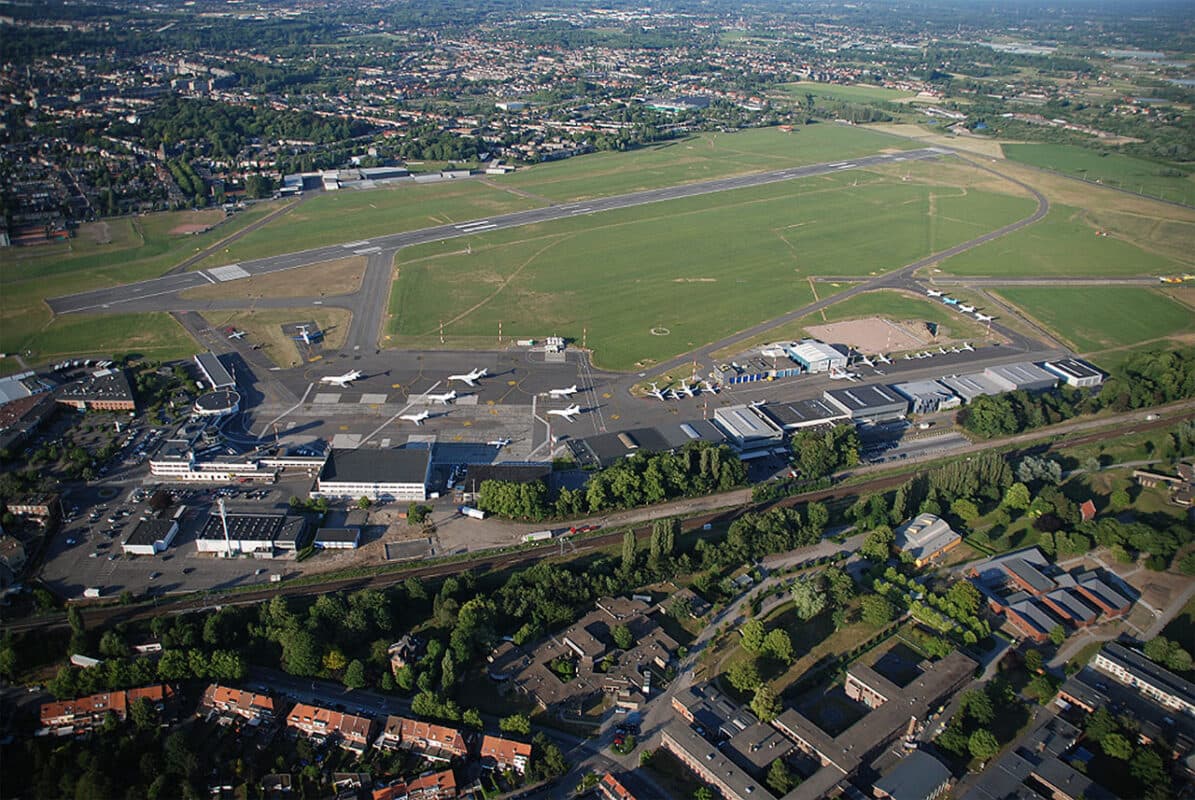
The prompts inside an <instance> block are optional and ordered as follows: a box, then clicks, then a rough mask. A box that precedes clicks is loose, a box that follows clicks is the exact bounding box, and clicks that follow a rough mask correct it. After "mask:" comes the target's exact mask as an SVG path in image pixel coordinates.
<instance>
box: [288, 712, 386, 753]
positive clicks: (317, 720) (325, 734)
mask: <svg viewBox="0 0 1195 800" xmlns="http://www.w3.org/2000/svg"><path fill="white" fill-rule="evenodd" d="M286 726H287V727H288V728H293V729H295V730H296V731H298V732H300V733H302V734H303V735H305V736H309V737H311V738H313V739H317V740H321V741H322V740H332V741H334V742H335V743H336V744H338V745H340V746H341V747H343V748H345V749H346V750H352V751H353V752H355V753H358V754H361V753H364V752H365V750H366V749H367V748H368V747H369V744H370V741H371V740H372V738H373V735H372V734H373V727H374V725H373V720H372V719H370V718H369V717H357V716H353V715H352V714H345V713H343V712H341V711H332V710H331V709H327V708H320V707H319V706H311V705H307V704H306V703H296V704H295V707H294V708H292V709H291V710H290V713H289V714H287V715H286Z"/></svg>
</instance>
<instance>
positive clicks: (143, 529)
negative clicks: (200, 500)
mask: <svg viewBox="0 0 1195 800" xmlns="http://www.w3.org/2000/svg"><path fill="white" fill-rule="evenodd" d="M176 535H178V522H177V521H176V520H173V519H143V520H141V521H140V522H138V523H137V525H136V526H135V527H134V528H133V532H132V533H130V534H129V537H128V538H127V539H125V540H124V543H123V544H121V549H122V550H123V551H124V552H125V554H127V555H132V556H152V555H155V554H157V553H160V552H162V551H163V550H165V549H166V548H167V547H169V546H170V543H171V542H173V541H174V537H175V536H176Z"/></svg>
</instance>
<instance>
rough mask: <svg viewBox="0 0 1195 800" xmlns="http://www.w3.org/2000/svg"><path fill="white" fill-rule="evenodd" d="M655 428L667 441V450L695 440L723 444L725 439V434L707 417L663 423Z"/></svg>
mask: <svg viewBox="0 0 1195 800" xmlns="http://www.w3.org/2000/svg"><path fill="white" fill-rule="evenodd" d="M655 430H656V432H657V433H659V434H660V437H661V438H662V439H663V440H664V441H665V442H667V444H668V449H669V450H674V449H676V448H679V447H684V446H685V445H686V444H688V443H689V442H695V441H703V442H712V443H714V444H723V443H725V441H726V435H725V434H724V433H722V431H720V430H718V428H717V426H716V425H714V423H712V422H710V421H709V420H708V419H691V420H688V421H687V422H680V423H676V424H675V425H665V426H663V427H661V428H656V429H655Z"/></svg>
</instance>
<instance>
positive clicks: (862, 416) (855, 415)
mask: <svg viewBox="0 0 1195 800" xmlns="http://www.w3.org/2000/svg"><path fill="white" fill-rule="evenodd" d="M822 397H823V398H825V400H826V402H827V403H829V404H831V405H832V406H835V407H836V408H839V409H841V410H842V412H843V413H844V414H846V415H847V416H848V417H850V419H851V421H852V422H864V423H868V422H870V423H874V422H888V421H889V420H894V419H900V418H901V417H903V416H904V415H905V412H906V411H908V409H909V401H908V400H906V399H905V398H904V397H903V396H901V395H900V394H899V393H898V392H897V391H896V390H894V389H893V388H892V387H890V386H884V385H882V384H878V385H872V384H855V385H852V386H850V387H849V388H846V389H827V390H826V391H825V393H824V394H823V395H822Z"/></svg>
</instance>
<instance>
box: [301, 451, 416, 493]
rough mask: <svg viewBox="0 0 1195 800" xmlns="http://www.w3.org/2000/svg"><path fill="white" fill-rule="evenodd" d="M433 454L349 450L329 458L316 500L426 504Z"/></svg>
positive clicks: (317, 489) (320, 475) (333, 453)
mask: <svg viewBox="0 0 1195 800" xmlns="http://www.w3.org/2000/svg"><path fill="white" fill-rule="evenodd" d="M431 470H432V454H431V450H426V449H422V448H410V449H404V450H346V449H333V450H332V452H331V453H329V454H328V460H327V461H325V462H324V466H323V469H321V470H320V474H319V478H318V480H317V481H316V488H315V491H313V492H312V493H311V496H312V497H324V498H327V499H329V500H355V499H357V498H360V497H368V498H369V499H370V500H373V501H374V502H378V501H383V502H395V501H409V500H414V501H423V500H426V499H427V484H428V481H429V479H430V478H431Z"/></svg>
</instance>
